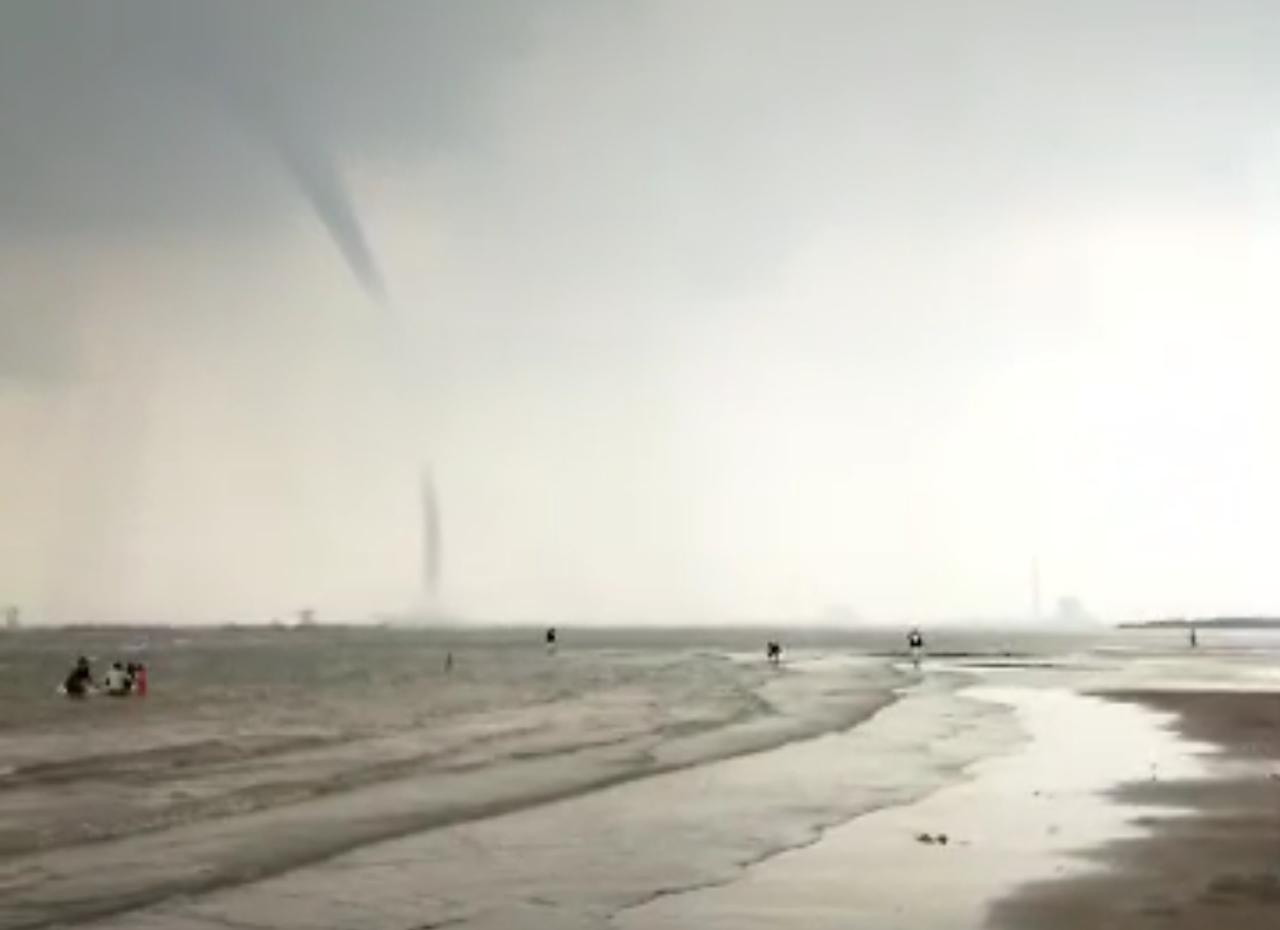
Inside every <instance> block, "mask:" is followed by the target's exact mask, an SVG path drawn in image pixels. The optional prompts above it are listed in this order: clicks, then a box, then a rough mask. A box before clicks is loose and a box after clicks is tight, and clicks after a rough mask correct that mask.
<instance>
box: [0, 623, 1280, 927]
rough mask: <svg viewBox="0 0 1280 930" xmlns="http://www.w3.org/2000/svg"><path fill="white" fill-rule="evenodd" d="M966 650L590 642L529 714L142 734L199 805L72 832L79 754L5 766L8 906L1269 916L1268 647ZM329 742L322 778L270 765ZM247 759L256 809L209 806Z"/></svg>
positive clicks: (20, 910)
mask: <svg viewBox="0 0 1280 930" xmlns="http://www.w3.org/2000/svg"><path fill="white" fill-rule="evenodd" d="M348 648H349V647H348ZM966 651H967V650H955V651H954V652H955V653H960V654H952V655H950V656H949V657H946V658H935V659H931V660H929V661H928V662H926V664H925V667H924V669H923V670H921V671H920V672H917V671H915V670H914V669H912V668H911V667H910V665H909V664H908V663H904V662H902V661H901V660H899V659H897V658H894V657H891V656H890V657H881V656H877V655H874V654H866V653H863V654H859V653H858V651H857V650H848V649H844V648H841V649H832V650H818V649H814V650H810V651H807V652H800V653H797V654H794V655H792V656H791V657H789V659H788V661H787V663H786V664H785V665H784V667H783V668H782V669H780V670H770V669H767V667H765V666H764V665H763V663H762V660H761V659H759V658H758V657H753V656H748V655H740V656H738V657H736V658H735V657H734V655H733V654H732V653H724V654H723V655H717V654H716V653H715V652H709V651H694V652H689V651H687V650H684V651H681V650H677V651H676V652H675V653H671V652H662V651H659V652H658V653H656V655H657V656H658V658H655V654H654V653H652V652H650V651H646V650H640V651H621V652H601V651H598V650H595V649H592V650H588V651H584V652H582V653H580V654H577V655H567V656H560V657H557V659H555V660H552V661H562V663H563V664H562V666H560V667H555V666H545V667H543V668H542V669H540V670H539V671H538V672H537V674H538V675H539V676H542V675H546V674H548V671H547V669H548V668H551V669H553V671H554V674H556V675H559V676H562V678H561V686H560V687H558V688H557V689H553V690H552V691H549V692H548V693H547V694H546V696H545V698H542V697H540V698H539V699H538V700H536V701H534V702H532V703H531V704H528V706H526V707H524V708H523V709H520V710H518V711H517V708H516V707H514V706H510V705H509V704H508V703H507V702H508V701H509V700H510V698H503V699H501V700H498V699H497V698H496V697H495V696H494V694H493V693H488V696H487V697H486V698H485V701H486V702H487V707H488V709H487V710H484V711H483V712H480V711H477V710H476V709H475V708H470V707H469V708H468V709H467V711H466V712H465V713H461V715H460V716H456V717H444V718H440V719H436V720H433V721H431V722H430V723H429V724H427V725H419V724H414V725H413V726H412V727H410V728H409V729H407V730H399V729H393V731H392V732H390V733H384V734H383V735H382V736H380V737H379V738H377V739H372V740H370V739H358V740H356V741H354V742H341V741H337V742H334V741H333V740H332V739H331V740H329V741H326V740H325V739H321V738H320V737H321V736H322V735H323V734H316V740H314V741H312V742H304V743H300V744H297V745H294V744H291V743H288V742H287V740H286V739H285V735H281V734H278V735H279V737H280V739H281V740H282V741H283V742H281V743H280V744H279V745H275V748H274V750H273V752H272V753H270V754H267V755H265V756H263V755H258V754H255V753H257V752H258V749H259V748H260V747H259V743H257V742H254V743H252V744H251V745H252V746H253V747H255V748H254V752H253V753H249V754H248V755H247V756H245V757H244V758H239V759H238V760H228V759H227V758H224V757H225V756H226V755H227V754H228V753H227V751H226V750H223V751H222V754H221V755H218V754H214V755H212V756H200V757H198V759H197V760H196V761H195V762H191V760H188V762H189V763H190V764H188V765H186V766H179V767H178V769H177V770H173V766H172V765H171V764H170V763H169V762H167V761H166V762H165V764H163V765H161V764H159V763H157V762H156V761H155V760H154V759H152V757H151V756H149V755H147V756H144V760H143V761H144V762H146V764H147V765H151V766H152V768H151V769H148V770H147V772H146V776H145V778H144V777H143V774H142V773H141V772H140V771H138V770H136V769H137V767H136V766H135V770H129V769H128V767H127V766H124V765H123V764H122V763H121V762H120V761H119V760H118V759H117V760H116V762H115V763H114V765H115V768H114V769H112V768H110V767H107V768H105V769H104V770H103V771H104V772H105V774H104V776H103V778H102V779H101V782H100V784H99V785H98V787H99V789H100V791H105V792H107V793H108V799H110V798H111V797H114V798H116V799H118V801H119V803H120V804H127V805H132V807H130V809H142V808H143V807H145V805H146V804H148V803H150V804H152V805H153V806H154V805H155V804H158V803H160V801H159V799H160V798H161V796H164V797H168V796H169V795H171V794H173V793H174V792H175V791H177V790H179V789H178V786H184V787H182V788H181V790H182V791H187V790H191V785H192V784H193V782H192V779H195V782H194V783H198V784H199V785H202V786H203V789H202V790H203V791H204V792H205V802H204V804H203V805H202V806H198V807H195V808H191V807H183V808H181V810H183V811H186V812H187V813H188V816H187V817H186V818H185V819H179V818H177V817H176V815H175V816H174V817H170V818H169V819H165V818H159V817H158V815H157V817H158V819H157V820H156V822H155V823H154V824H152V825H151V826H150V827H148V828H147V829H139V830H135V831H119V830H117V833H115V834H111V833H108V834H106V835H102V836H98V837H96V838H94V839H93V840H92V841H88V842H72V841H71V840H70V839H69V838H68V834H67V832H66V829H67V828H66V825H65V823H64V820H65V818H64V819H63V820H57V819H51V815H50V814H49V811H50V810H51V809H54V808H57V807H58V805H59V803H60V799H62V801H63V802H64V803H66V804H71V805H74V806H75V808H76V809H77V810H78V811H79V814H80V816H86V817H87V816H91V815H93V813H94V810H93V809H92V808H90V807H87V806H84V802H83V800H82V799H83V797H84V796H85V795H86V794H88V793H89V790H88V788H87V787H86V783H85V782H84V777H83V773H80V774H76V771H69V770H68V769H67V767H66V766H65V765H64V766H62V767H59V766H58V765H57V764H55V763H54V762H53V761H52V760H50V759H45V760H44V761H42V762H39V763H28V764H27V765H25V766H20V767H18V768H16V769H14V770H11V771H9V772H8V773H6V775H5V776H4V778H3V779H0V804H3V805H5V810H7V811H8V812H9V814H10V818H9V819H10V821H11V822H10V823H9V824H6V828H7V829H6V833H5V835H6V836H7V837H8V840H7V842H9V844H10V849H9V852H8V853H7V854H6V855H5V856H4V858H3V859H0V889H3V895H0V927H4V928H6V930H14V928H37V927H49V926H86V927H95V928H100V930H107V928H111V930H117V928H118V930H124V928H152V927H154V928H173V930H216V928H225V927H228V926H233V927H278V928H286V930H321V928H339V927H341V928H370V930H384V928H385V930H408V928H423V927H436V926H457V927H472V928H489V930H504V928H518V927H548V928H578V927H581V928H596V927H600V928H604V927H608V928H617V930H670V928H684V927H707V928H756V927H759V928H764V927H786V928H797V930H799V928H805V930H811V928H812V930H819V928H835V927H848V926H868V927H876V928H901V930H934V928H937V930H942V928H948V930H956V928H973V930H978V928H992V930H1016V928H1044V927H1047V928H1058V927H1061V928H1074V927H1116V928H1120V927H1131V926H1142V925H1145V923H1146V922H1150V923H1152V924H1153V925H1154V924H1155V923H1159V924H1160V925H1163V926H1173V927H1188V928H1190V927H1211V926H1212V927H1221V926H1238V927H1242V928H1254V927H1262V926H1271V925H1273V923H1274V919H1275V914H1276V908H1277V906H1278V905H1280V873H1277V872H1276V868H1275V848H1276V847H1275V842H1276V836H1277V829H1278V828H1280V822H1278V821H1277V817H1278V816H1280V815H1278V814H1277V811H1278V810H1280V743H1278V741H1277V739H1276V736H1275V734H1276V732H1277V731H1276V726H1277V724H1278V723H1280V690H1278V689H1277V686H1280V679H1277V678H1276V676H1275V674H1274V672H1273V666H1272V665H1271V658H1272V654H1271V653H1270V652H1269V651H1266V650H1263V651H1258V650H1254V649H1234V648H1232V649H1221V650H1217V651H1210V650H1206V651H1205V652H1202V653H1199V654H1195V655H1192V654H1189V653H1187V652H1186V651H1182V650H1178V649H1176V648H1171V647H1170V646H1169V644H1167V643H1161V642H1159V641H1156V642H1149V643H1148V642H1144V643H1139V644H1136V645H1135V644H1133V643H1122V642H1118V641H1115V640H1105V641H1102V642H1100V643H1094V644H1090V645H1088V646H1087V647H1085V648H1080V649H1075V650H1068V651H1042V652H1040V653H1037V654H1034V655H1032V654H1026V655H1007V654H1005V653H1006V652H1008V650H1004V649H998V648H991V649H988V650H986V651H977V652H975V653H974V654H969V655H966V654H963V653H964V652H966ZM544 658H545V657H544ZM471 661H472V662H479V661H480V659H479V658H476V657H472V659H471ZM726 663H727V664H726ZM610 664H619V666H620V668H621V669H623V670H622V671H618V672H611V673H609V674H608V675H605V674H604V673H603V672H602V671H601V669H602V668H603V667H606V666H608V665H610ZM584 676H585V677H584ZM690 676H700V682H701V683H700V684H698V685H697V686H693V685H690V684H688V682H687V681H686V687H685V689H684V691H683V693H682V694H681V695H680V697H679V698H678V700H676V701H675V702H674V703H676V704H678V705H679V707H680V708H681V709H682V712H677V710H676V709H673V708H672V707H669V706H665V702H664V701H663V699H662V694H663V692H667V693H673V692H671V690H670V689H671V688H672V687H673V684H674V682H675V681H677V680H681V679H688V678H689V677H690ZM570 682H576V683H575V684H574V685H573V687H572V688H571V689H569V690H566V688H567V687H568V685H569V683H570ZM486 687H489V686H486ZM529 687H530V686H529V685H520V687H519V688H518V689H517V692H518V693H519V694H522V695H524V697H523V698H521V700H524V701H526V703H527V701H528V696H529V695H530V694H531V693H532V692H530V691H528V690H524V689H527V688H529ZM726 688H728V689H729V690H728V691H726V690H725V689H726ZM726 695H737V696H735V697H732V699H730V698H729V697H727V696H726ZM379 700H381V698H379ZM495 701H496V702H497V703H496V704H495ZM156 706H157V707H159V706H160V705H156ZM697 708H700V710H697V712H694V711H695V709H697ZM659 709H661V713H657V712H658V711H659ZM174 712H175V713H177V712H178V711H174ZM181 713H182V714H184V715H185V713H186V711H182V712H181ZM655 713H656V714H657V716H655ZM176 719H178V720H186V719H187V718H186V717H185V716H180V717H179V718H176ZM173 723H174V721H169V722H168V723H166V724H165V726H166V728H167V729H161V730H155V731H153V732H152V737H153V738H155V739H156V740H162V739H177V738H179V736H178V735H177V730H176V729H175V728H174V726H173ZM314 723H315V722H314V721H308V722H307V725H308V726H312V725H314ZM399 725H400V724H397V725H396V726H399ZM178 729H180V728H178ZM165 734H168V735H167V736H165ZM295 735H296V734H295ZM254 738H255V739H256V740H262V739H264V738H265V737H264V736H263V734H261V733H257V734H255V737H254ZM11 739H12V738H11ZM334 739H336V738H334ZM432 740H435V741H436V742H437V743H438V745H436V747H435V749H436V752H435V753H434V754H429V756H428V757H425V758H420V756H419V751H420V750H421V749H422V744H423V743H424V741H428V742H429V741H432ZM179 745H182V744H181V743H179ZM202 745H203V744H202ZM393 749H394V751H393ZM32 751H33V750H32ZM173 751H176V750H175V747H172V746H171V747H169V748H168V749H165V748H164V747H163V746H156V747H152V748H151V749H149V750H148V752H149V753H154V752H160V753H162V754H161V755H160V756H159V757H158V758H159V759H161V760H168V759H169V758H170V756H167V755H164V754H163V753H164V752H168V753H170V755H172V752H173ZM204 751H206V750H202V752H204ZM450 755H453V756H456V758H454V759H453V760H452V762H456V763H458V764H452V763H451V761H450V760H449V759H448V758H443V759H442V758H441V756H444V757H449V756H450ZM361 757H367V758H365V759H364V762H361V763H357V761H355V760H358V759H360V758H361ZM110 758H115V757H110ZM146 760H151V761H146ZM104 764H105V763H104ZM142 764H143V762H139V763H138V765H142ZM317 767H318V769H319V774H320V778H319V779H318V780H317V782H316V786H319V785H320V783H321V782H323V783H324V784H326V785H328V786H329V787H326V788H324V789H323V790H321V789H320V788H318V787H316V788H315V790H309V791H306V792H298V793H296V795H295V796H289V795H287V793H282V792H283V789H279V788H273V787H272V786H273V785H276V784H278V783H277V782H276V781H273V779H283V780H284V782H286V783H293V784H295V787H296V782H297V779H298V778H299V772H301V771H305V770H307V769H308V768H317ZM90 769H92V766H90ZM188 770H195V771H188ZM250 781H252V782H253V784H255V785H256V787H255V789H254V790H255V792H256V793H255V794H253V795H252V797H254V798H256V799H257V802H256V803H255V805H254V806H253V807H252V808H250V809H245V810H240V811H236V810H234V809H231V808H229V807H228V806H227V805H226V804H225V803H223V801H219V800H218V799H219V798H225V792H226V791H231V793H232V794H233V795H234V794H235V792H237V791H239V792H243V790H244V785H245V783H246V782H250ZM313 787H314V786H313ZM266 798H269V799H270V803H268V801H267V800H264V799H266ZM32 799H37V800H40V801H41V802H42V803H39V804H36V803H34V802H33V800H32ZM24 805H25V806H24ZM106 806H107V807H110V804H107V805H106ZM24 811H25V814H24ZM20 816H26V818H27V821H28V825H29V826H28V829H27V830H26V832H23V830H22V829H20V827H21V824H20V823H18V822H17V819H18V818H19V817H20ZM117 820H118V818H116V819H115V820H113V819H111V818H110V817H108V819H107V820H106V821H103V822H104V823H107V822H110V823H115V822H117ZM40 824H45V827H44V833H41V830H40V829H39V825H40ZM54 828H56V829H54ZM50 830H53V832H49V831H50ZM46 835H47V843H46V845H45V846H44V847H43V848H42V847H40V846H39V844H38V841H39V838H40V836H46ZM22 843H27V846H26V847H21V844H22ZM33 844H34V845H33Z"/></svg>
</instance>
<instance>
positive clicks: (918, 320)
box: [0, 0, 1280, 622]
mask: <svg viewBox="0 0 1280 930" xmlns="http://www.w3.org/2000/svg"><path fill="white" fill-rule="evenodd" d="M1278 249H1280V15H1277V12H1276V8H1275V5H1274V2H1273V0H1258V2H1239V0H1234V2H1233V0H1224V2H1217V3H1212V4H1206V3H1203V2H1190V0H1159V2H1156V0H1150V2H1147V0H1076V2H1071V3H1066V2H1054V3H1048V2H1037V0H976V2H964V3H953V2H941V0H929V2H924V0H884V2H856V0H841V2H796V0H791V2H785V3H784V2H751V0H734V2H729V0H724V2H712V0H680V2H633V3H609V2H603V0H596V2H587V0H582V2H554V0H553V2H542V3H533V2H518V0H508V2H483V0H479V2H478V0H470V2H454V3H432V2H427V0H412V2H411V0H372V2H369V0H366V2H361V3H351V2H345V0H332V2H323V0H307V2H301V0H298V2H292V0H290V2H284V0H281V2H273V3H261V2H252V3H248V2H246V3H232V2H201V3H196V2H189V3H183V2H176V0H157V2H142V0H136V2H121V0H117V2H109V0H82V2H63V0H25V2H24V0H16V2H10V3H6V4H4V5H3V6H0V436H3V441H2V442H0V488H2V489H3V492H2V493H0V602H5V601H11V602H15V603H20V604H22V605H24V607H25V608H26V609H27V611H28V615H29V616H31V617H33V618H34V617H47V618H52V619H59V620H79V619H147V620H178V621H183V620H223V619H241V620H251V619H269V618H270V617H272V616H283V615H285V614H287V613H289V612H290V611H294V610H296V609H297V608H299V607H301V606H304V605H313V606H316V607H318V608H319V609H320V612H321V615H322V616H324V615H326V614H327V615H330V616H357V615H367V614H369V613H370V612H373V611H397V610H403V609H408V608H412V607H419V606H421V604H422V599H423V595H422V592H421V591H420V590H419V571H418V566H419V565H420V564H421V555H420V545H421V532H420V517H419V514H420V509H419V501H418V493H419V484H418V476H419V473H420V469H421V467H422V466H423V465H424V464H430V466H431V468H432V471H433V473H434V475H435V480H436V484H437V486H438V490H439V497H440V503H441V517H442V524H443V539H444V554H443V576H442V577H443V581H442V586H441V589H440V592H439V594H438V601H437V606H438V607H440V608H442V609H447V610H449V611H452V612H455V613H458V614H461V615H464V616H467V617H473V618H477V619H492V620H521V619H530V620H532V619H542V618H551V619H557V620H560V621H561V622H566V621H568V622H586V621H600V622H604V621H633V622H634V621H647V620H653V621H663V622H676V621H690V622H694V621H696V622H728V621H733V620H743V619H774V618H780V619H793V620H796V621H800V620H806V619H813V618H820V617H823V616H837V615H840V616H847V615H849V614H850V613H851V614H856V615H858V616H860V617H864V618H867V619H872V620H884V621H890V622H906V621H913V620H933V619H938V618H946V617H951V618H957V617H1026V616H1027V615H1028V614H1029V613H1030V609H1031V608H1030V600H1031V593H1030V590H1031V585H1030V572H1031V568H1030V566H1031V563H1032V560H1033V558H1034V557H1035V556H1036V555H1038V557H1039V562H1040V566H1041V574H1042V578H1043V588H1044V600H1045V605H1046V606H1045V613H1046V614H1047V613H1051V612H1052V609H1053V607H1052V605H1053V602H1054V601H1055V600H1056V599H1057V598H1058V597H1060V596H1065V595H1074V596H1077V597H1079V598H1080V599H1081V600H1082V601H1083V602H1084V603H1085V605H1086V606H1087V607H1088V608H1089V609H1090V610H1092V611H1093V612H1094V613H1096V614H1098V615H1100V616H1103V617H1106V618H1108V619H1128V618H1130V617H1132V616H1135V615H1148V614H1178V613H1183V612H1266V611H1269V612H1280V571H1277V570H1276V564H1277V556H1278V555H1280V547H1278V546H1277V543H1276V540H1277V538H1278V535H1277V531H1278V530H1280V480H1278V479H1277V476H1278V475H1280V417H1277V416H1276V415H1275V412H1274V409H1273V408H1274V407H1275V406H1276V402H1277V401H1278V400H1280V366H1277V359H1278V358H1280V314H1278V313H1277V310H1278V309H1280V261H1278V260H1277V259H1280V254H1278Z"/></svg>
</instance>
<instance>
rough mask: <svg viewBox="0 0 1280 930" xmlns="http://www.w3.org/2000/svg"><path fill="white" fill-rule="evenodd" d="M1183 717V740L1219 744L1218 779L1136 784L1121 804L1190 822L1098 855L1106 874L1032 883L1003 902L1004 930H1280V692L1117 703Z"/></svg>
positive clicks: (1164, 696) (1120, 697) (1000, 922)
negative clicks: (1167, 811) (1177, 812)
mask: <svg viewBox="0 0 1280 930" xmlns="http://www.w3.org/2000/svg"><path fill="white" fill-rule="evenodd" d="M1110 698H1111V699H1112V700H1115V701H1120V702H1125V703H1138V704H1141V705H1143V706H1146V707H1150V708H1153V709H1156V710H1159V711H1163V712H1170V713H1174V714H1176V715H1177V720H1176V727H1177V729H1178V731H1179V732H1180V733H1182V734H1183V735H1185V736H1186V737H1188V738H1190V739H1193V740H1197V741H1202V742H1208V743H1212V744H1214V745H1216V746H1219V747H1221V750H1222V757H1221V759H1220V761H1219V764H1216V765H1215V769H1216V770H1219V771H1218V772H1217V774H1216V776H1215V777H1213V778H1210V779H1195V780H1179V779H1174V780H1165V779H1161V778H1159V777H1157V779H1156V780H1154V781H1152V780H1148V781H1146V782H1140V783H1133V784H1128V785H1125V786H1124V787H1122V788H1121V789H1119V790H1118V791H1117V792H1116V794H1115V796H1116V797H1117V799H1119V800H1121V801H1123V802H1124V803H1125V804H1127V805H1136V806H1138V807H1144V808H1145V807H1155V808H1161V809H1163V808H1168V807H1171V806H1172V807H1177V808H1181V809H1183V810H1185V811H1186V816H1182V817H1176V818H1159V819H1155V820H1152V821H1150V822H1149V823H1147V826H1148V827H1149V830H1148V832H1147V833H1145V835H1142V836H1139V837H1131V838H1127V839H1121V840H1117V841H1115V842H1113V843H1110V844H1107V845H1106V846H1104V847H1102V848H1101V849H1099V850H1097V851H1095V852H1093V853H1092V854H1091V856H1090V858H1092V859H1093V860H1094V861H1095V862H1096V863H1097V864H1098V865H1100V866H1102V867H1104V869H1103V871H1100V872H1099V873H1097V874H1093V875H1089V876H1087V877H1081V878H1078V879H1075V880H1071V881H1056V882H1048V883H1039V884H1033V885H1029V886H1027V887H1025V888H1023V889H1022V890H1020V891H1019V892H1018V893H1016V894H1015V895H1013V896H1011V897H1009V898H1007V899H1005V900H1003V901H1001V902H1000V903H998V904H997V905H996V907H995V908H994V910H993V912H992V918H991V924H992V926H993V927H995V928H999V930H1023V928H1037V930H1078V928H1083V927H1088V928H1091V930H1129V928H1135V927H1161V928H1168V930H1192V928H1195V930H1210V928H1212V930H1231V928H1238V930H1262V928H1274V927H1277V926H1280V694H1277V693H1250V692H1239V691H1227V692H1221V691H1218V692H1197V691H1147V692H1136V693H1126V694H1115V695H1110Z"/></svg>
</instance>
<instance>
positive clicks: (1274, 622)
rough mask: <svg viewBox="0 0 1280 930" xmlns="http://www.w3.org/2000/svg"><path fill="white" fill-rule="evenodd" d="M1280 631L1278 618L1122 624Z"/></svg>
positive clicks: (1142, 627)
mask: <svg viewBox="0 0 1280 930" xmlns="http://www.w3.org/2000/svg"><path fill="white" fill-rule="evenodd" d="M1190 627H1196V628H1198V629H1204V630H1280V618H1277V617H1209V618H1208V619H1205V620H1194V619H1193V620H1185V619H1182V620H1143V621H1137V622H1132V623H1122V624H1120V627H1119V628H1120V629H1122V630H1185V629H1188V628H1190Z"/></svg>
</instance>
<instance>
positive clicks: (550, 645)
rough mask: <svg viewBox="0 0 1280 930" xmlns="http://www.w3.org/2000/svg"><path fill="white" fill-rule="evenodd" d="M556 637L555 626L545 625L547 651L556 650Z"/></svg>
mask: <svg viewBox="0 0 1280 930" xmlns="http://www.w3.org/2000/svg"><path fill="white" fill-rule="evenodd" d="M556 638H557V637H556V628H555V627H553V626H549V627H547V637H546V639H547V652H555V651H556Z"/></svg>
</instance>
